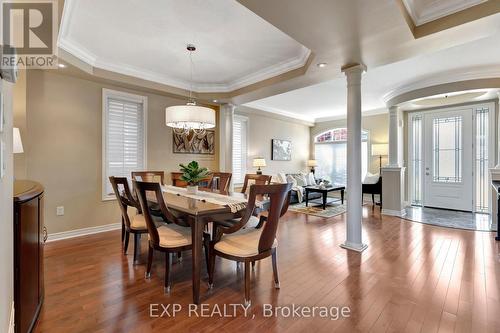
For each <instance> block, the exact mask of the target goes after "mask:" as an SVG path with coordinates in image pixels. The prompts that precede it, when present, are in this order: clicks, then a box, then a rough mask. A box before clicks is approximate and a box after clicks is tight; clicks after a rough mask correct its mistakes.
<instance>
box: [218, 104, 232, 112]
mask: <svg viewBox="0 0 500 333" xmlns="http://www.w3.org/2000/svg"><path fill="white" fill-rule="evenodd" d="M220 106H221V108H228V109H230V110H231V111H234V109H235V108H236V105H234V104H232V103H224V104H221V105H220Z"/></svg>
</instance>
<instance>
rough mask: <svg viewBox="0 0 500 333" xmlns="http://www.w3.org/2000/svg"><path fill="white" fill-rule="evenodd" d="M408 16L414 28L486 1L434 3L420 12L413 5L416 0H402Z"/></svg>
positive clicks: (471, 0) (461, 0) (468, 0)
mask: <svg viewBox="0 0 500 333" xmlns="http://www.w3.org/2000/svg"><path fill="white" fill-rule="evenodd" d="M402 1H403V4H404V6H405V7H406V10H407V11H408V14H409V15H410V16H411V18H412V20H413V22H414V24H415V25H416V26H419V25H423V24H425V23H428V22H431V21H434V20H437V19H440V18H442V17H445V16H448V15H452V14H455V13H457V12H460V11H463V10H466V9H468V8H470V7H474V6H476V5H479V4H481V3H483V2H486V1H488V0H458V1H457V0H455V1H440V2H439V1H434V2H433V4H432V5H431V6H426V7H424V8H422V9H421V10H420V11H419V10H418V8H417V4H415V2H416V1H418V0H402Z"/></svg>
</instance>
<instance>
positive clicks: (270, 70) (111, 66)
mask: <svg viewBox="0 0 500 333" xmlns="http://www.w3.org/2000/svg"><path fill="white" fill-rule="evenodd" d="M58 46H59V47H60V48H61V49H63V50H64V51H66V52H68V53H69V54H71V55H73V56H75V57H77V58H78V59H80V60H81V61H83V62H85V63H87V64H89V65H91V66H93V67H97V68H100V69H103V70H107V71H111V72H116V73H119V74H123V75H129V76H134V77H137V78H140V79H143V80H148V81H154V82H157V83H161V84H165V85H168V86H173V87H176V88H180V89H184V90H189V89H190V88H191V84H190V83H189V82H187V81H184V80H175V79H172V78H169V77H167V76H165V75H159V74H157V73H155V72H152V71H148V70H144V69H141V68H136V67H133V66H130V65H127V64H123V63H121V64H120V63H112V62H108V61H106V60H104V59H101V58H98V57H97V56H96V55H95V54H93V53H91V52H89V51H88V50H86V49H85V48H84V47H83V46H81V45H78V44H77V43H75V42H73V41H70V40H68V39H66V38H64V37H62V36H61V37H59V41H58ZM310 54H311V50H309V49H307V48H306V47H303V48H302V51H301V54H300V55H299V56H297V57H295V58H294V59H291V60H287V61H284V62H282V63H280V64H277V65H274V66H269V67H267V68H264V69H262V70H260V71H257V72H255V73H252V74H250V75H247V76H244V77H242V78H240V79H238V80H235V81H233V82H230V83H228V84H193V86H192V88H193V91H194V92H196V93H227V92H232V91H235V90H237V89H240V88H244V87H246V86H249V85H251V84H254V83H257V82H260V81H263V80H266V79H269V78H272V77H275V76H278V75H281V74H284V73H286V72H289V71H292V70H295V69H298V68H300V67H302V66H304V65H305V64H306V63H307V60H308V59H309V55H310Z"/></svg>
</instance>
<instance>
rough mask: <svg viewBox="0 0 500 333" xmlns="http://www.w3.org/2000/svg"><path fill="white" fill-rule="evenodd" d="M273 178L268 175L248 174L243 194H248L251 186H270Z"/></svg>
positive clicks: (244, 182) (242, 189)
mask: <svg viewBox="0 0 500 333" xmlns="http://www.w3.org/2000/svg"><path fill="white" fill-rule="evenodd" d="M271 178H272V176H268V175H257V174H246V175H245V180H244V181H243V187H242V188H241V193H247V191H248V188H249V186H250V185H269V184H271Z"/></svg>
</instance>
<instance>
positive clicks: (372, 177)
mask: <svg viewBox="0 0 500 333" xmlns="http://www.w3.org/2000/svg"><path fill="white" fill-rule="evenodd" d="M379 178H380V175H379V174H378V173H376V174H372V173H369V172H367V173H366V176H365V179H364V180H363V184H377V182H378V179H379Z"/></svg>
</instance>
